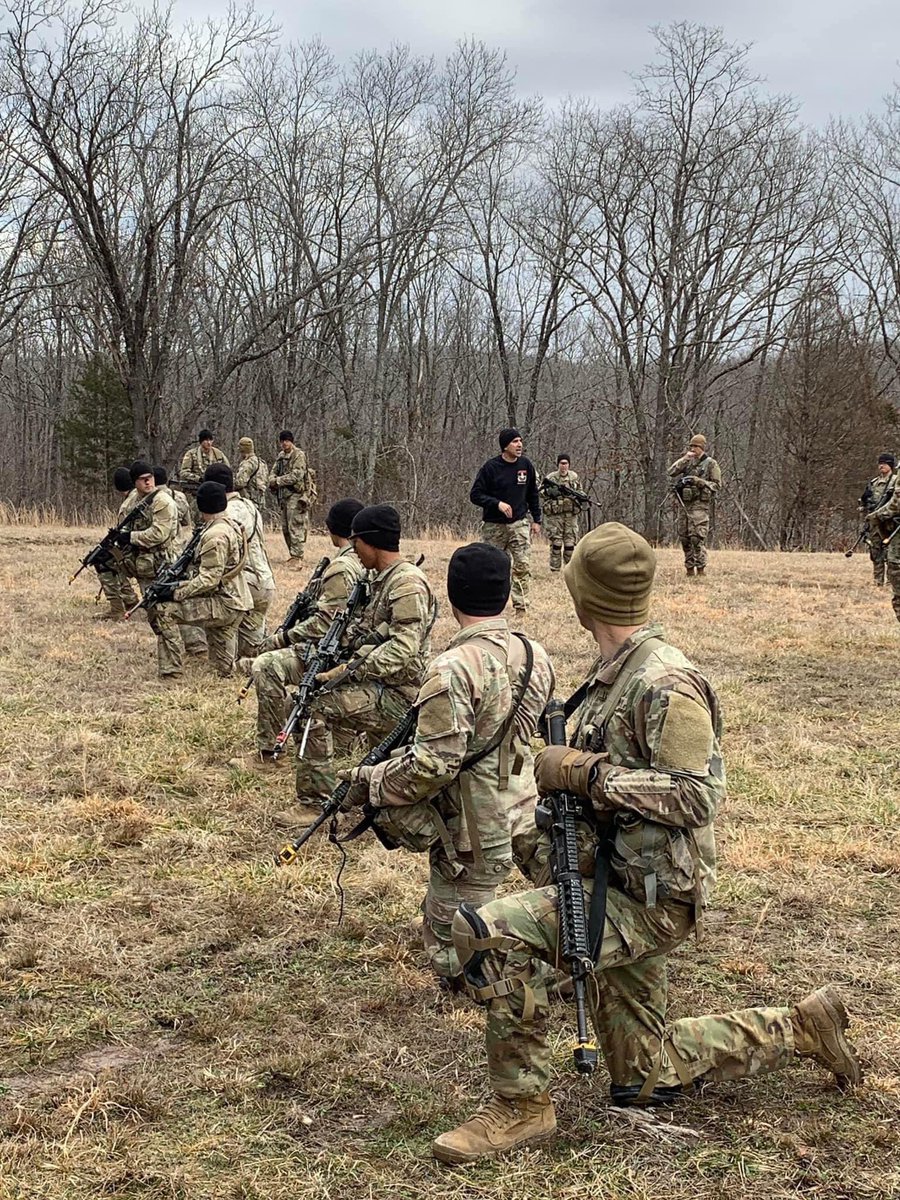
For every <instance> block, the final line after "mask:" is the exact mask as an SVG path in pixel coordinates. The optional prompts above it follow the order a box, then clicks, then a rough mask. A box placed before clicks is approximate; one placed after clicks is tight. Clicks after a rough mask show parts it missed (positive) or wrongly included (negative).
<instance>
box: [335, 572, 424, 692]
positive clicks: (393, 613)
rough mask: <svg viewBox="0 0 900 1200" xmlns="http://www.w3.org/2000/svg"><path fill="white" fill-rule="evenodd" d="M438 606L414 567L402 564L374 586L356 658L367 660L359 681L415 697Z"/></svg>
mask: <svg viewBox="0 0 900 1200" xmlns="http://www.w3.org/2000/svg"><path fill="white" fill-rule="evenodd" d="M436 619H437V602H436V601H435V599H434V596H433V595H432V592H431V585H430V584H429V582H428V580H427V579H426V577H425V576H424V575H423V573H422V572H421V571H420V570H419V568H418V567H417V566H414V565H413V563H410V562H406V561H405V560H404V559H401V560H400V561H399V562H396V563H393V564H392V565H391V566H390V567H387V568H386V569H385V570H384V571H381V572H379V574H378V575H376V576H375V578H374V579H373V581H372V595H371V597H370V600H369V603H368V605H367V606H366V608H365V610H364V612H363V614H362V617H361V618H360V621H359V625H358V626H357V629H356V630H355V633H356V636H355V638H354V643H353V644H354V653H356V654H357V655H358V656H365V657H364V661H363V662H362V663H360V664H359V666H358V667H357V668H356V670H355V678H356V679H359V680H365V679H369V680H375V681H377V682H379V683H384V684H387V685H389V686H390V687H395V688H398V689H400V690H405V691H407V693H408V694H409V696H410V698H412V694H413V693H414V692H415V691H416V690H417V689H418V687H419V684H420V683H421V680H422V675H423V673H424V671H425V665H426V663H427V661H428V656H429V652H430V648H431V630H432V628H433V627H434V623H435V621H436Z"/></svg>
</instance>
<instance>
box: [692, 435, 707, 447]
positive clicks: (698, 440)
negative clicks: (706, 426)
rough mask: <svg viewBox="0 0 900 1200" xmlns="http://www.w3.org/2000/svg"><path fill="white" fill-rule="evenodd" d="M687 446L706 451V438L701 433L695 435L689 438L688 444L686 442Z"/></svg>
mask: <svg viewBox="0 0 900 1200" xmlns="http://www.w3.org/2000/svg"><path fill="white" fill-rule="evenodd" d="M688 445H689V446H699V447H700V449H701V450H705V449H706V438H705V437H704V436H703V434H702V433H695V434H694V436H693V437H692V438H691V440H690V442H688Z"/></svg>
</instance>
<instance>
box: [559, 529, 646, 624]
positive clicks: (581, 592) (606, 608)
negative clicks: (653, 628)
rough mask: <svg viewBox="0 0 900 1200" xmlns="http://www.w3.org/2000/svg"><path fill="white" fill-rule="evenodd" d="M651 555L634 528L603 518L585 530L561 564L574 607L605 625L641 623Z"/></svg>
mask: <svg viewBox="0 0 900 1200" xmlns="http://www.w3.org/2000/svg"><path fill="white" fill-rule="evenodd" d="M655 572H656V555H655V554H654V553H653V550H652V548H651V546H650V544H649V543H648V542H646V541H645V540H644V539H643V538H642V537H641V535H640V534H639V533H635V532H634V530H633V529H629V528H628V526H627V525H620V524H619V522H618V521H609V522H607V524H606V525H598V526H597V528H596V529H592V530H591V532H590V533H586V534H585V535H584V537H583V538H582V539H581V541H580V542H579V543H578V545H577V546H576V547H575V553H574V554H573V555H572V561H571V562H570V563H569V565H568V566H567V567H566V570H565V580H566V586H567V587H568V589H569V591H570V592H571V594H572V599H573V600H574V601H575V605H576V607H577V608H578V610H579V611H580V612H582V613H584V614H585V616H589V617H593V618H594V620H596V621H603V622H605V623H606V624H607V625H643V624H644V623H645V621H646V620H647V619H648V617H649V616H650V589H651V588H652V587H653V576H654V574H655Z"/></svg>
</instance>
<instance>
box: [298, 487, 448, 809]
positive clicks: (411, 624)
mask: <svg viewBox="0 0 900 1200" xmlns="http://www.w3.org/2000/svg"><path fill="white" fill-rule="evenodd" d="M350 537H351V541H352V542H353V544H354V546H355V547H356V553H357V555H358V556H359V560H360V562H361V563H362V565H363V566H364V567H365V569H366V570H367V571H372V572H373V573H374V576H373V579H372V594H371V597H370V599H369V603H368V604H367V605H366V608H365V609H364V610H363V613H362V616H361V617H360V618H359V620H358V622H357V623H356V627H355V628H354V629H351V630H349V631H348V643H349V644H348V647H347V650H348V660H349V661H347V662H344V663H342V664H340V665H339V666H337V667H334V668H333V669H332V670H330V671H324V672H323V673H322V674H321V675H317V676H316V681H317V682H318V683H319V684H320V685H323V690H321V691H319V692H317V694H316V696H315V698H314V700H313V702H312V706H311V710H310V711H311V716H312V718H313V720H312V725H311V726H310V732H309V738H308V740H307V746H306V753H305V755H304V757H303V758H301V759H299V760H298V762H297V796H298V799H299V805H300V807H299V809H298V811H297V817H298V818H300V819H299V820H298V824H309V823H311V822H312V821H314V820H315V818H316V817H317V816H318V815H319V814H320V813H321V811H322V807H321V806H322V802H323V801H325V800H327V799H329V797H330V796H331V793H332V791H333V790H334V787H335V784H336V782H337V781H336V777H335V768H334V736H335V734H342V735H343V736H345V737H347V736H350V735H353V734H355V733H365V734H366V735H368V737H369V739H370V740H371V741H372V743H373V745H374V744H375V742H377V741H379V740H380V739H381V738H383V737H384V735H385V734H386V733H388V732H389V731H390V730H391V729H393V727H394V726H395V725H396V723H397V721H398V720H399V719H400V717H402V716H403V714H404V713H405V712H406V711H407V709H408V708H409V706H410V705H411V704H412V703H413V701H414V700H415V698H416V695H417V693H418V690H419V685H420V684H421V682H422V676H423V674H424V672H425V666H426V664H427V662H428V654H429V648H430V644H431V630H432V627H433V626H434V622H435V620H436V619H437V604H436V602H435V599H434V596H433V595H432V593H431V587H430V585H429V583H428V580H427V579H426V578H425V576H424V575H423V574H422V572H421V571H420V570H419V568H418V567H417V566H414V565H413V563H410V562H406V561H405V559H403V558H401V557H400V553H399V551H400V514H399V513H398V512H397V510H396V509H394V508H391V506H390V505H389V504H373V505H371V506H370V507H369V508H363V509H361V510H360V512H358V513H357V514H356V516H355V517H354V518H353V525H352V527H351V531H350Z"/></svg>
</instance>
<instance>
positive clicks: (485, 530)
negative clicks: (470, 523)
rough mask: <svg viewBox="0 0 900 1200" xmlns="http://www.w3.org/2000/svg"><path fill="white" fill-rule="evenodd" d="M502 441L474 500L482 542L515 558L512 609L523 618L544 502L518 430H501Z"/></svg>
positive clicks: (474, 486)
mask: <svg viewBox="0 0 900 1200" xmlns="http://www.w3.org/2000/svg"><path fill="white" fill-rule="evenodd" d="M498 441H499V442H500V453H499V454H498V455H497V456H496V458H489V459H488V461H487V462H486V463H485V464H484V466H483V467H482V468H481V470H480V471H479V472H478V475H477V476H476V477H475V482H474V483H473V484H472V490H471V492H470V493H469V499H470V500H471V501H472V503H473V504H476V505H478V507H479V508H480V509H481V514H482V526H481V536H482V538H483V539H484V540H485V541H486V542H489V543H490V544H491V545H492V546H499V547H500V549H501V550H505V551H506V553H507V554H508V555H509V557H510V559H511V560H512V602H513V610H514V612H515V616H516V619H517V620H521V619H522V618H523V617H524V616H525V613H526V611H527V608H528V585H529V582H530V580H531V538H532V536H537V534H539V533H540V531H541V501H540V497H539V496H538V486H537V474H536V473H535V469H534V464H533V463H532V462H531V461H530V460H529V459H527V458H525V457H524V453H523V452H524V449H525V446H524V443H523V441H522V435H521V434H520V433H519V431H518V429H501V430H500V434H499V438H498ZM529 511H530V514H531V515H530V519H529Z"/></svg>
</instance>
